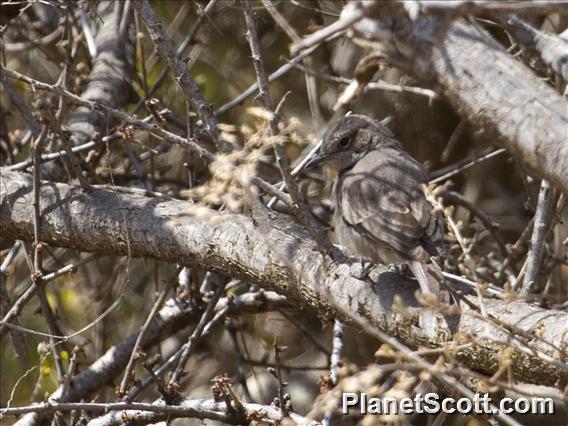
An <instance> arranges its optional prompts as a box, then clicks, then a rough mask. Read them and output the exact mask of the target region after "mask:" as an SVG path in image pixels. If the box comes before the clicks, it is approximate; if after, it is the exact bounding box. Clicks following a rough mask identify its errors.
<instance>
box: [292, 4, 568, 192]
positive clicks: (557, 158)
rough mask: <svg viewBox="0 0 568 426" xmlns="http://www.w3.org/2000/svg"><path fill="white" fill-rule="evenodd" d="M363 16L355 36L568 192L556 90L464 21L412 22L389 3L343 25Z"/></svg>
mask: <svg viewBox="0 0 568 426" xmlns="http://www.w3.org/2000/svg"><path fill="white" fill-rule="evenodd" d="M361 8H364V9H365V14H366V17H365V18H363V19H361V20H359V21H358V22H356V23H354V24H353V25H352V29H353V30H354V32H355V35H357V36H360V37H365V38H367V39H372V40H374V41H378V42H379V43H380V44H378V45H377V48H378V49H379V50H378V53H379V54H380V56H381V57H384V58H385V59H386V60H388V61H391V62H393V63H395V64H396V65H398V66H401V67H403V68H405V69H407V70H408V71H409V72H411V73H413V74H414V75H416V77H417V78H419V79H422V80H429V81H433V82H434V83H436V84H438V85H439V86H441V90H442V91H443V93H444V95H445V96H446V97H447V99H448V100H449V101H450V102H451V103H452V105H453V106H454V108H455V109H456V111H458V112H459V113H460V114H462V115H463V116H464V117H465V118H467V120H468V121H469V122H470V123H471V124H472V126H473V127H476V128H477V129H479V130H480V131H484V132H487V134H488V136H492V137H494V138H495V139H496V140H497V141H499V142H500V143H501V144H502V145H503V146H504V147H505V148H506V149H507V150H508V151H509V152H510V153H511V154H513V155H514V156H516V157H517V158H518V159H519V160H520V161H521V163H522V164H524V165H525V166H526V167H527V168H528V169H530V170H531V171H533V172H534V173H536V174H538V175H539V176H541V177H544V178H546V179H548V180H550V181H551V182H552V183H553V184H554V185H555V186H556V187H558V188H559V189H560V190H562V191H568V144H567V143H566V135H567V129H568V103H567V102H566V100H565V99H563V98H562V96H560V95H559V94H558V93H556V91H555V90H554V89H553V88H552V87H550V86H549V85H548V84H546V83H545V82H544V81H542V80H540V79H539V78H538V77H537V76H536V75H535V74H534V73H533V72H532V70H531V69H530V68H528V67H527V66H525V65H524V64H522V63H521V62H519V61H518V60H517V59H515V58H514V57H513V56H511V55H510V54H509V53H508V52H507V51H506V50H505V49H504V48H503V47H502V46H501V45H500V44H499V43H498V42H497V41H495V40H494V39H493V38H492V37H491V36H490V35H489V34H488V33H487V32H486V31H485V30H484V29H482V28H481V27H479V26H478V25H476V24H472V23H469V22H467V21H466V20H465V19H463V18H460V19H455V20H445V19H443V18H441V17H437V16H420V17H419V18H418V19H416V20H415V21H411V20H410V19H409V18H407V17H405V16H397V17H392V16H389V14H385V13H383V12H384V10H383V9H382V8H383V5H382V4H381V3H376V4H375V3H373V4H369V6H368V7H367V6H365V7H364V6H362V5H361V4H359V3H355V2H353V3H349V4H348V5H347V6H346V8H345V9H344V11H343V13H342V15H341V18H340V20H345V21H348V20H349V19H350V17H351V16H352V15H353V16H355V17H356V16H359V15H360V12H361ZM325 30H326V29H325V28H324V29H322V30H320V31H321V32H322V33H323V32H324V31H325ZM317 34H318V33H314V34H313V35H310V37H309V38H310V39H311V38H313V39H315V38H317ZM306 40H307V39H306ZM303 45H309V44H307V43H305V42H304V43H303Z"/></svg>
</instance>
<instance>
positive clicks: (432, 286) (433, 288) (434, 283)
mask: <svg viewBox="0 0 568 426" xmlns="http://www.w3.org/2000/svg"><path fill="white" fill-rule="evenodd" d="M409 266H410V270H411V271H412V273H413V274H414V277H415V278H416V280H417V281H418V284H420V289H421V290H422V293H433V294H435V295H436V296H438V297H439V296H440V281H439V279H438V278H437V277H435V276H434V275H433V274H432V272H431V271H429V270H428V268H427V266H426V265H425V264H423V263H421V262H419V261H417V260H412V261H411V262H410V264H409Z"/></svg>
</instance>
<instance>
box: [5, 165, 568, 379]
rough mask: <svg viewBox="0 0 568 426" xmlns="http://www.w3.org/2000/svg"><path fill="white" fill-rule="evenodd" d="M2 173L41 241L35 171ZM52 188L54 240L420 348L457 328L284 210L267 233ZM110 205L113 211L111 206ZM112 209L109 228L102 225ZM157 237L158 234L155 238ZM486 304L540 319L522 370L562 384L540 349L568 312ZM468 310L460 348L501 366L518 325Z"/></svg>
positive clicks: (10, 223) (47, 232)
mask: <svg viewBox="0 0 568 426" xmlns="http://www.w3.org/2000/svg"><path fill="white" fill-rule="evenodd" d="M2 179H3V181H2V183H1V189H2V198H1V206H0V207H1V208H0V226H2V229H3V230H4V234H5V237H8V238H14V239H24V240H31V239H32V238H33V226H32V220H31V218H32V217H33V209H32V208H31V202H30V199H31V182H30V178H29V176H26V175H24V174H22V173H16V172H2ZM43 188H44V189H43V191H42V205H44V206H45V207H44V216H43V220H44V224H43V233H44V234H43V235H44V236H43V240H44V241H45V242H46V243H48V244H50V245H54V246H63V247H70V246H72V247H74V248H75V249H78V250H82V251H89V252H99V253H101V252H102V253H114V254H129V255H131V256H135V257H151V258H154V259H160V260H164V261H167V262H171V263H179V264H184V265H192V264H202V263H206V264H207V265H209V266H210V267H211V268H212V269H213V270H217V271H223V272H225V273H227V274H228V275H230V276H233V277H237V278H241V279H243V280H248V281H251V282H254V283H257V284H259V285H261V286H263V287H269V288H271V289H274V290H276V291H278V292H280V293H282V294H284V295H286V296H287V297H288V298H289V299H291V300H299V301H300V302H301V304H302V305H306V306H311V307H313V308H315V309H316V310H317V311H318V312H319V313H320V314H322V313H325V312H327V313H328V314H329V315H332V316H337V314H338V313H337V312H335V310H334V306H343V307H344V308H345V309H348V310H350V311H352V312H361V313H363V314H364V316H365V317H366V318H368V319H369V321H370V322H371V323H372V324H373V326H374V327H377V328H378V329H383V330H387V329H388V330H389V333H392V335H395V336H399V337H400V338H401V339H403V341H405V342H407V343H408V344H411V345H413V346H418V345H425V346H430V347H440V346H442V345H444V344H445V343H447V341H448V339H451V335H452V333H450V332H449V330H448V329H447V328H446V327H447V326H446V325H445V324H440V323H435V324H432V323H431V321H430V320H428V319H427V318H429V315H427V312H428V310H426V311H424V310H422V309H418V304H417V302H416V300H415V298H414V292H415V290H416V285H415V283H414V282H413V281H410V280H409V279H407V278H405V277H404V276H401V275H399V274H397V273H394V272H392V271H391V272H389V271H388V270H386V268H382V267H378V268H377V270H376V271H377V272H376V273H374V274H373V275H372V279H373V282H374V283H375V284H373V285H369V283H366V282H362V281H360V280H357V279H355V278H353V277H352V276H351V274H350V265H349V264H348V263H347V264H337V263H335V264H333V263H332V264H330V265H328V266H326V262H324V258H323V256H322V255H321V254H320V253H318V252H317V251H315V250H314V245H313V243H312V242H311V241H310V240H309V239H307V238H306V233H305V231H304V230H303V229H302V228H301V227H299V226H298V225H296V224H294V223H293V222H291V221H290V220H289V219H287V218H285V217H282V216H281V215H278V214H276V213H273V212H269V216H268V218H269V221H268V222H267V226H266V227H262V231H259V230H257V229H256V228H255V226H253V223H252V221H251V220H250V219H247V218H245V217H243V216H240V215H234V214H229V213H215V212H213V211H207V213H206V214H205V212H203V214H199V215H196V214H194V213H192V212H196V210H195V206H194V205H193V204H191V203H186V202H181V201H177V200H175V201H168V200H160V199H150V198H146V197H142V196H139V195H136V194H127V193H118V192H113V191H110V190H106V189H105V190H103V189H93V190H92V191H90V192H89V194H83V195H81V192H80V190H79V192H78V190H77V188H75V187H72V186H68V185H64V184H53V183H46V184H44V185H43ZM77 197H79V199H80V202H78V201H77ZM108 205H112V206H113V209H108ZM200 211H201V210H200ZM196 213H197V212H196ZM102 217H104V218H105V229H106V232H105V233H104V234H103V233H100V232H99V231H98V228H93V227H92V224H93V223H97V221H98V220H100V218H102ZM243 231H245V232H243ZM148 235H152V236H153V238H152V239H148ZM117 241H121V243H118V244H117ZM395 295H396V296H397V297H398V298H400V300H401V302H402V304H403V305H404V306H407V307H408V308H407V313H408V315H410V317H412V318H414V319H413V320H411V321H409V320H407V319H404V318H406V316H402V317H401V316H400V315H397V314H396V313H395V312H394V311H393V298H394V297H395ZM472 300H473V301H474V302H475V301H476V299H475V298H474V299H472ZM483 303H484V305H485V309H486V312H487V313H488V314H489V315H491V316H493V317H495V318H497V319H499V321H501V322H502V323H503V324H515V326H514V327H513V326H508V327H509V328H508V329H509V330H515V329H519V330H524V332H525V333H527V335H533V332H532V330H534V329H535V327H536V328H538V330H539V333H538V335H539V336H540V337H541V338H542V339H543V340H542V341H541V340H540V339H537V340H535V342H534V345H533V344H532V343H531V348H529V347H528V346H527V347H525V351H519V352H518V356H519V358H518V359H517V361H518V363H517V362H516V363H515V365H514V366H513V367H512V368H513V372H514V374H515V376H516V377H518V378H519V379H522V380H525V381H527V382H531V383H532V382H540V383H541V384H553V383H555V382H556V381H557V380H558V379H560V378H561V377H564V376H566V372H565V370H564V369H563V368H561V365H562V363H561V362H560V361H558V363H553V364H552V363H549V362H548V361H545V360H544V358H541V356H540V354H545V355H546V356H547V357H549V358H550V359H552V358H553V359H557V360H558V359H562V356H563V355H562V354H561V353H560V352H557V350H558V349H553V348H562V347H564V345H565V344H566V338H567V336H565V335H564V334H563V332H562V330H561V329H559V328H558V327H557V324H559V323H564V322H565V321H568V314H566V313H565V312H559V311H558V312H557V311H550V310H545V309H541V308H538V307H535V306H531V305H529V304H526V303H523V302H520V301H516V302H504V301H500V300H491V299H484V300H483ZM468 312H469V311H468V307H467V306H462V314H461V316H460V318H459V321H458V322H457V323H456V324H454V326H452V329H455V330H457V331H459V332H460V334H461V335H470V336H474V340H473V341H474V342H475V343H474V344H473V345H472V347H471V348H468V349H465V350H463V351H462V352H460V353H459V354H458V358H459V359H460V360H461V361H462V362H464V363H465V364H470V365H471V366H474V367H475V368H476V369H478V370H481V371H492V370H493V368H494V367H495V364H494V362H493V361H492V360H493V359H494V357H495V356H496V355H497V354H498V353H499V352H500V351H501V350H502V349H503V347H504V346H508V345H510V343H511V340H510V335H509V334H508V333H509V332H507V331H505V330H506V329H507V328H506V329H505V330H504V329H502V328H500V327H498V326H496V325H495V324H493V323H484V322H483V321H482V323H480V319H479V318H478V317H477V313H476V312H471V313H468ZM340 316H342V314H340ZM403 317H404V318H403ZM416 324H420V326H417V325H416ZM546 342H548V343H546ZM550 344H552V346H550ZM525 345H526V344H525ZM536 348H538V350H537V349H536ZM527 351H528V353H527Z"/></svg>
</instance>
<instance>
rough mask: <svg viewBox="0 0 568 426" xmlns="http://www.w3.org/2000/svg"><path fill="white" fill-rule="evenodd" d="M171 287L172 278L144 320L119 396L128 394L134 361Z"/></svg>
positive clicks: (127, 365) (125, 371)
mask: <svg viewBox="0 0 568 426" xmlns="http://www.w3.org/2000/svg"><path fill="white" fill-rule="evenodd" d="M170 288H171V282H170V280H166V283H165V284H164V289H163V290H162V292H161V293H160V295H159V296H158V299H157V300H156V302H155V303H154V306H153V307H152V310H151V311H150V314H149V315H148V317H147V318H146V321H144V325H143V326H142V328H141V329H140V333H139V334H138V337H137V338H136V343H134V348H133V349H132V354H131V355H130V359H129V360H128V364H126V369H125V370H124V376H123V377H122V381H121V382H120V387H119V389H118V396H119V397H123V396H124V395H126V388H127V386H128V384H129V383H130V381H131V375H132V369H133V368H134V363H135V362H136V360H137V359H138V356H139V351H140V348H141V347H142V341H143V340H144V338H145V337H146V333H147V331H148V328H149V327H150V324H151V323H152V321H153V320H154V317H155V316H156V315H157V314H158V311H159V310H160V309H161V307H162V305H163V304H164V301H165V300H166V296H167V295H168V292H169V291H170Z"/></svg>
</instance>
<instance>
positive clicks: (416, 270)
mask: <svg viewBox="0 0 568 426" xmlns="http://www.w3.org/2000/svg"><path fill="white" fill-rule="evenodd" d="M320 163H326V164H328V165H329V166H330V167H331V168H333V169H335V170H336V171H337V173H338V174H337V178H336V180H335V182H334V189H333V205H334V215H333V228H334V236H335V240H336V241H335V242H336V243H337V244H339V245H341V246H342V247H343V248H344V250H345V251H346V252H347V253H348V254H350V255H352V256H356V257H359V258H364V259H367V260H369V261H371V262H372V263H382V264H408V265H409V267H410V269H411V271H412V272H413V274H414V276H415V277H416V279H417V280H418V282H419V284H420V287H421V289H422V292H425V293H434V294H436V295H439V293H440V289H439V281H440V280H441V277H440V272H439V268H438V267H437V266H436V265H435V264H434V269H435V272H432V267H430V266H429V267H426V265H425V264H432V262H431V256H435V255H437V254H438V249H439V248H440V247H441V244H442V239H443V233H444V224H443V218H442V216H441V214H440V213H439V212H434V211H433V208H432V205H431V204H430V203H429V202H428V200H427V199H426V196H425V195H424V192H423V189H422V184H425V183H426V182H427V176H426V171H425V170H424V168H423V167H422V165H421V164H420V163H418V162H417V161H416V160H414V159H413V158H412V157H411V156H410V155H409V154H408V153H407V152H406V151H404V149H403V148H402V145H401V144H400V142H399V141H397V140H396V139H395V138H394V136H393V134H392V133H391V131H390V130H389V129H387V128H386V127H385V126H383V125H382V124H381V123H379V122H378V121H376V120H373V119H371V118H369V117H366V116H364V115H356V114H353V115H348V116H345V117H341V118H339V119H337V120H335V121H334V122H333V123H332V124H331V125H330V126H329V128H328V130H327V131H326V132H325V134H324V136H323V140H322V146H321V149H320V151H319V153H318V154H317V155H316V157H315V158H314V159H312V160H311V161H310V162H309V163H308V165H307V167H310V168H311V167H313V166H315V165H317V164H320ZM434 276H437V278H434Z"/></svg>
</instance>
